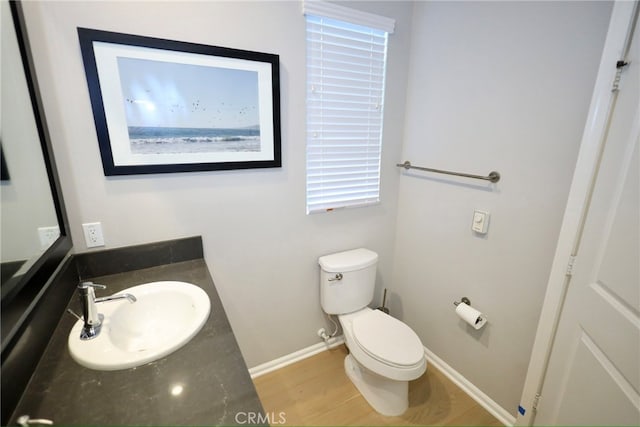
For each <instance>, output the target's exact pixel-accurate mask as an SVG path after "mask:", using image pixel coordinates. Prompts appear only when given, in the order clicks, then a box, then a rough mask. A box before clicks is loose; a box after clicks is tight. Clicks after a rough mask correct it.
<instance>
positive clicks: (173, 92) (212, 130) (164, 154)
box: [78, 28, 282, 176]
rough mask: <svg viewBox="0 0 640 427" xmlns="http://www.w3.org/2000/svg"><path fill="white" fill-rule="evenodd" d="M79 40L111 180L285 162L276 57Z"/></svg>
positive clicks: (193, 46) (100, 38) (93, 35)
mask: <svg viewBox="0 0 640 427" xmlns="http://www.w3.org/2000/svg"><path fill="white" fill-rule="evenodd" d="M78 37H79V41H80V49H81V53H82V59H83V62H84V68H85V73H86V77H87V84H88V89H89V97H90V100H91V107H92V110H93V118H94V122H95V126H96V132H97V137H98V144H99V147H100V155H101V157H102V165H103V169H104V174H105V175H106V176H109V175H133V174H149V173H172V172H194V171H214V170H230V169H250V168H277V167H281V166H282V153H281V150H282V149H281V136H280V71H279V56H278V55H275V54H269V53H260V52H252V51H246V50H239V49H230V48H225V47H218V46H209V45H204V44H197V43H189V42H183V41H174V40H166V39H159V38H153V37H145V36H139V35H132V34H123V33H115V32H110V31H101V30H95V29H88V28H78Z"/></svg>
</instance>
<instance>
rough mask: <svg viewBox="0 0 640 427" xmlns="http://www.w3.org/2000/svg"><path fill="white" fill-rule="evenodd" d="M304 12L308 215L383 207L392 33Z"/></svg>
mask: <svg viewBox="0 0 640 427" xmlns="http://www.w3.org/2000/svg"><path fill="white" fill-rule="evenodd" d="M314 3H315V2H311V3H308V4H311V5H313V4H314ZM332 6H333V5H332ZM344 9H345V8H340V10H341V11H344ZM347 10H348V9H347ZM305 13H306V21H307V213H312V212H321V211H328V210H333V209H336V208H343V207H351V206H363V205H368V204H372V203H377V202H378V201H379V193H380V191H379V190H380V153H381V139H382V119H383V109H384V108H383V107H384V78H385V69H386V53H387V34H388V33H387V32H386V31H383V30H379V29H374V28H371V27H368V26H363V25H357V24H353V23H349V22H345V21H342V20H336V19H332V18H328V17H326V16H318V15H313V14H310V11H309V10H305ZM367 15H368V14H367ZM368 16H371V15H368ZM381 19H386V20H387V21H389V20H388V18H382V17H381ZM356 22H357V21H356ZM391 22H393V21H391ZM391 29H393V26H391Z"/></svg>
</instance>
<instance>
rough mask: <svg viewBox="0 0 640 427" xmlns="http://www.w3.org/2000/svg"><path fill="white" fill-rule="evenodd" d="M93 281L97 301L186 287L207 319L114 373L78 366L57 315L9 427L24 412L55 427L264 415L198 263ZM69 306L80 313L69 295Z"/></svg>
mask: <svg viewBox="0 0 640 427" xmlns="http://www.w3.org/2000/svg"><path fill="white" fill-rule="evenodd" d="M92 280H93V281H95V282H96V283H100V284H103V285H106V286H107V287H108V289H107V290H106V293H105V291H98V292H99V294H101V295H110V294H113V293H115V292H118V291H120V290H122V289H125V288H128V287H131V286H135V285H138V284H142V283H146V282H153V281H160V280H178V281H184V282H189V283H193V284H195V285H198V286H200V287H202V288H203V289H204V290H205V291H206V292H207V294H208V295H209V298H210V299H211V314H210V315H209V319H208V320H207V323H206V324H205V326H204V327H203V328H202V330H200V332H199V333H198V334H197V335H196V336H195V337H194V338H193V339H192V340H191V341H190V342H189V343H187V344H186V345H185V346H184V347H182V348H180V349H179V350H177V351H175V352H174V353H172V354H170V355H168V356H166V357H164V358H162V359H160V360H158V361H155V362H151V363H149V364H147V365H143V366H140V367H137V368H132V369H126V370H121V371H95V370H91V369H88V368H84V367H82V366H80V365H79V364H77V363H76V362H75V361H74V360H73V359H72V358H71V356H70V355H69V351H68V349H67V339H68V334H69V331H70V330H71V328H72V326H73V324H74V323H75V321H76V319H75V318H73V317H72V316H70V315H65V316H63V317H62V318H61V319H60V322H59V324H58V326H57V327H56V330H55V332H54V334H53V336H52V338H51V341H50V342H49V345H48V347H47V349H46V351H45V353H44V355H43V357H42V359H41V360H40V363H39V364H38V367H37V369H36V371H35V373H34V375H33V376H32V378H31V381H30V383H29V385H28V387H27V389H26V390H25V393H24V394H23V396H22V398H21V400H20V403H19V404H18V406H17V408H16V411H15V412H14V423H15V418H16V417H17V416H20V415H24V414H28V415H29V416H30V417H31V418H47V419H51V420H53V421H54V423H55V424H57V425H71V424H82V425H158V426H159V425H221V424H222V425H230V424H238V421H240V422H242V421H243V420H246V417H244V418H243V417H242V416H240V417H239V418H238V421H236V414H237V413H239V412H254V413H261V414H264V411H263V409H262V405H261V403H260V400H259V398H258V395H257V393H256V391H255V387H254V385H253V382H252V381H251V378H250V377H249V373H248V371H247V367H246V364H245V362H244V360H243V358H242V355H241V354H240V349H239V347H238V344H237V342H236V339H235V337H234V335H233V332H232V330H231V326H230V325H229V322H228V320H227V316H226V314H225V312H224V309H223V307H222V304H221V302H220V298H219V296H218V293H217V292H216V289H215V286H214V284H213V280H212V279H211V276H210V274H209V271H208V269H207V266H206V264H205V262H204V260H203V259H194V260H190V261H183V262H177V263H173V264H167V265H161V266H157V267H151V268H145V269H140V270H134V271H129V272H126V273H118V274H111V275H105V276H101V277H93V278H92ZM69 307H70V308H71V309H73V310H74V311H76V312H78V311H80V308H79V303H77V301H76V298H75V297H74V298H72V300H71V302H70V303H69ZM172 390H173V393H172ZM177 390H181V393H179V394H178V393H176V391H177ZM14 423H12V424H14Z"/></svg>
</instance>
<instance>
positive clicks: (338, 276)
mask: <svg viewBox="0 0 640 427" xmlns="http://www.w3.org/2000/svg"><path fill="white" fill-rule="evenodd" d="M336 280H342V273H337V274H336V277H334V278H333V279H329V281H330V282H335V281H336Z"/></svg>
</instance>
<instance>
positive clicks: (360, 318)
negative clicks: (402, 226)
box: [318, 248, 427, 416]
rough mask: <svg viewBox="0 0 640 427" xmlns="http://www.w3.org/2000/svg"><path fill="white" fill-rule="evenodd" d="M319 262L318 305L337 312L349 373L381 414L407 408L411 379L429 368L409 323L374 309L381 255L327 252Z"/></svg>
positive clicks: (359, 252) (356, 251)
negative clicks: (345, 348) (346, 349)
mask: <svg viewBox="0 0 640 427" xmlns="http://www.w3.org/2000/svg"><path fill="white" fill-rule="evenodd" d="M318 263H319V264H320V304H321V305H322V309H323V310H324V311H325V313H327V314H335V315H337V316H338V319H339V321H340V325H341V326H342V330H343V332H344V338H345V342H346V345H347V347H348V349H349V354H348V355H347V357H346V358H345V360H344V367H345V371H346V373H347V376H348V377H349V379H350V380H351V382H353V384H354V385H355V386H356V388H357V389H358V391H360V394H362V396H363V397H364V398H365V399H366V400H367V402H368V403H369V405H371V407H373V409H375V410H376V411H377V412H379V413H381V414H382V415H388V416H394V415H401V414H403V413H404V412H405V411H406V410H407V408H408V407H409V381H411V380H414V379H416V378H418V377H420V376H421V375H422V374H423V373H424V372H425V371H426V369H427V359H426V357H425V354H424V347H423V345H422V342H421V341H420V338H419V337H418V335H416V333H415V332H414V331H413V330H412V329H411V328H410V327H409V326H407V325H406V324H404V323H402V322H401V321H400V320H397V319H395V318H393V317H391V316H389V315H388V314H385V313H384V312H382V311H380V310H372V309H371V308H369V307H368V304H369V303H371V301H372V300H373V290H374V286H375V279H376V267H377V264H378V254H376V253H375V252H373V251H370V250H368V249H364V248H360V249H353V250H350V251H345V252H339V253H335V254H331V255H325V256H322V257H320V258H319V259H318Z"/></svg>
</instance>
